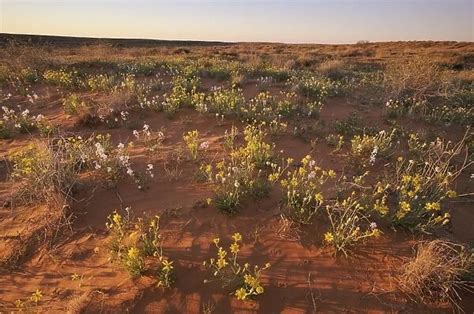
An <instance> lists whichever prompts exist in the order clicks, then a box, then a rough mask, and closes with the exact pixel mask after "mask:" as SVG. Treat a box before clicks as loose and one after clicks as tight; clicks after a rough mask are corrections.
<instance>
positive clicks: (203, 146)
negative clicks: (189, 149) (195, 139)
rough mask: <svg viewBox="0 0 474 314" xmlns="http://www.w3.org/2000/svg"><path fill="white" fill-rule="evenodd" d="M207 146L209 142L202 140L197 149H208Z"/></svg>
mask: <svg viewBox="0 0 474 314" xmlns="http://www.w3.org/2000/svg"><path fill="white" fill-rule="evenodd" d="M208 148H209V142H207V141H206V142H202V143H201V145H199V149H208Z"/></svg>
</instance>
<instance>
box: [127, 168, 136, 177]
mask: <svg viewBox="0 0 474 314" xmlns="http://www.w3.org/2000/svg"><path fill="white" fill-rule="evenodd" d="M127 174H128V175H129V176H133V174H134V172H133V170H132V168H128V169H127Z"/></svg>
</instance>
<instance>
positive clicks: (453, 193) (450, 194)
mask: <svg viewBox="0 0 474 314" xmlns="http://www.w3.org/2000/svg"><path fill="white" fill-rule="evenodd" d="M446 195H447V196H448V197H449V198H454V197H456V196H457V195H458V194H457V193H456V191H454V190H449V191H448V193H446Z"/></svg>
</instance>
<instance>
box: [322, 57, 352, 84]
mask: <svg viewBox="0 0 474 314" xmlns="http://www.w3.org/2000/svg"><path fill="white" fill-rule="evenodd" d="M318 71H319V72H320V73H321V74H323V75H325V76H327V77H329V78H330V79H335V80H337V79H341V78H343V77H344V75H345V73H346V63H345V62H344V61H343V60H340V59H334V60H326V61H324V62H321V64H320V65H319V67H318Z"/></svg>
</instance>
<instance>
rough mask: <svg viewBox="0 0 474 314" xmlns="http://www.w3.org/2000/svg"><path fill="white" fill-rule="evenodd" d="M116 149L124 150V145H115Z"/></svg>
mask: <svg viewBox="0 0 474 314" xmlns="http://www.w3.org/2000/svg"><path fill="white" fill-rule="evenodd" d="M117 148H118V149H124V148H125V145H124V144H123V143H119V144H118V145H117Z"/></svg>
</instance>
